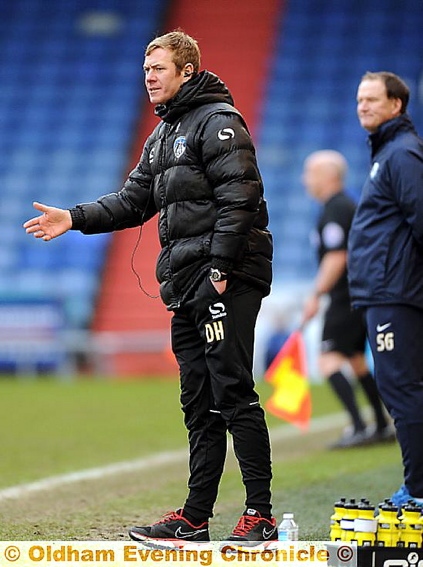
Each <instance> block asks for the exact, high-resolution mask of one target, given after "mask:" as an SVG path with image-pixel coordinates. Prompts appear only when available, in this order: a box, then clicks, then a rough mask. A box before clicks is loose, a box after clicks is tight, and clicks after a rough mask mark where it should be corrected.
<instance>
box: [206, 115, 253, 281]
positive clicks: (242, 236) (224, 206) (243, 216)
mask: <svg viewBox="0 0 423 567" xmlns="http://www.w3.org/2000/svg"><path fill="white" fill-rule="evenodd" d="M201 140H202V141H201V152H202V160H203V164H204V167H205V173H206V175H207V178H208V180H209V182H210V184H211V185H212V187H213V194H214V199H215V202H216V208H217V219H216V223H215V229H214V235H213V240H212V244H211V256H212V257H213V267H216V268H219V269H220V270H222V271H224V272H226V273H228V272H230V271H231V270H232V268H233V265H234V262H235V261H236V260H237V258H239V256H240V254H241V253H242V250H243V249H244V247H245V245H246V242H247V238H248V233H249V232H250V230H251V228H252V227H253V224H254V221H255V219H256V217H257V215H258V212H259V207H260V203H261V201H262V198H263V185H262V181H261V176H260V173H259V170H258V166H257V160H256V156H255V149H254V145H253V142H252V140H251V137H250V134H249V133H248V131H247V129H246V127H245V125H244V124H243V122H242V119H241V118H240V117H239V116H237V115H235V114H226V113H225V114H224V113H222V114H216V115H213V116H212V117H211V118H209V120H208V121H207V123H206V125H205V128H204V131H203V134H202V137H201Z"/></svg>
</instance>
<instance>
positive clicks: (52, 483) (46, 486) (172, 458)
mask: <svg viewBox="0 0 423 567" xmlns="http://www.w3.org/2000/svg"><path fill="white" fill-rule="evenodd" d="M343 416H344V414H342V413H337V414H331V415H327V416H322V417H318V418H315V419H313V420H311V423H310V429H309V431H308V432H307V433H320V432H323V431H327V430H329V429H333V428H334V427H335V426H337V425H339V423H340V422H341V420H342V418H343ZM304 435H305V433H303V432H301V431H300V430H299V429H297V428H296V427H294V426H292V425H281V426H280V427H276V428H273V429H271V430H270V437H271V440H272V441H273V442H277V441H282V440H283V439H289V438H292V437H301V436H304ZM187 459H188V452H187V449H179V450H178V451H166V452H163V453H156V454H155V455H151V456H148V457H143V458H140V459H134V460H131V461H122V462H119V463H114V464H111V465H105V466H103V467H95V468H91V469H85V470H81V471H76V472H72V473H67V474H61V475H56V476H49V477H46V478H43V479H41V480H37V481H35V482H29V483H26V484H20V485H17V486H11V487H10V488H4V489H2V490H0V501H2V500H8V499H14V498H15V499H16V498H21V497H23V496H26V495H27V494H31V493H33V492H40V491H42V490H51V489H54V488H58V487H61V486H64V485H66V484H72V483H75V482H80V481H84V480H96V479H99V478H104V477H106V476H112V475H115V474H120V473H124V472H134V471H140V470H145V469H151V468H152V467H162V466H163V465H170V464H174V463H177V462H182V461H184V460H187Z"/></svg>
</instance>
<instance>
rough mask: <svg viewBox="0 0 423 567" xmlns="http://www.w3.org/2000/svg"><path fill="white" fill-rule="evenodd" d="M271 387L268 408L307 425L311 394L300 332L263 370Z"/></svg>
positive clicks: (293, 421) (294, 334) (309, 414)
mask: <svg viewBox="0 0 423 567" xmlns="http://www.w3.org/2000/svg"><path fill="white" fill-rule="evenodd" d="M265 380H266V381H267V382H269V383H270V384H272V385H273V387H274V391H273V394H272V395H271V397H270V398H269V399H268V400H267V402H266V404H265V407H266V409H267V411H269V412H270V413H272V414H273V415H276V416H277V417H279V418H281V419H285V420H286V421H289V422H290V423H293V424H294V425H296V426H297V427H299V428H300V429H303V430H306V429H308V426H309V423H310V417H311V394H310V388H309V383H308V379H307V362H306V356H305V347H304V340H303V336H302V334H301V332H300V331H294V332H293V333H292V334H291V335H290V336H289V337H288V339H287V340H286V342H285V343H284V344H283V346H282V348H281V350H280V351H279V352H278V354H277V355H276V357H275V358H274V360H273V362H272V363H271V365H270V366H269V368H268V369H267V371H266V374H265Z"/></svg>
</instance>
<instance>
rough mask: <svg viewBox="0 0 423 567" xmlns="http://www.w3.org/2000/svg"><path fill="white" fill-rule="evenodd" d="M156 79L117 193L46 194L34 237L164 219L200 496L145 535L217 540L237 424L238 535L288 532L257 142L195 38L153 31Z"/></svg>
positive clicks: (142, 534) (134, 532)
mask: <svg viewBox="0 0 423 567" xmlns="http://www.w3.org/2000/svg"><path fill="white" fill-rule="evenodd" d="M144 72H145V84H146V88H147V92H148V94H149V98H150V101H151V102H152V103H153V104H155V112H156V114H157V115H158V116H159V117H160V118H161V122H160V123H159V125H158V126H157V127H156V128H155V130H154V131H153V133H152V134H151V136H150V137H149V138H148V140H147V142H146V144H145V146H144V149H143V152H142V156H141V159H140V162H139V163H138V165H137V167H136V168H135V169H134V170H133V171H132V172H131V173H130V175H129V177H128V179H127V181H126V183H125V184H124V187H123V188H122V189H121V190H120V191H119V192H118V193H112V194H109V195H105V196H103V197H101V198H100V199H98V201H97V202H95V203H87V204H82V205H77V206H76V207H75V208H73V209H70V210H64V209H58V208H56V207H49V206H46V205H43V204H41V203H35V204H34V206H35V208H36V209H38V210H39V211H41V213H42V215H41V216H38V217H35V218H33V219H31V220H29V221H27V222H26V223H25V225H24V226H25V228H26V230H27V232H28V233H32V234H34V236H35V237H36V238H42V239H43V240H51V239H52V238H55V237H56V236H59V235H61V234H63V233H65V232H66V231H67V230H69V229H73V230H80V231H81V232H83V233H84V234H95V233H101V232H110V231H115V230H121V229H124V228H128V227H134V226H140V225H143V224H144V223H145V222H147V221H148V220H150V219H152V218H153V217H154V216H156V215H158V230H159V236H160V243H161V246H162V250H161V253H160V255H159V258H158V261H157V278H158V281H159V282H160V294H161V297H162V299H163V302H164V303H165V305H166V306H167V308H168V309H169V310H172V311H173V318H172V329H171V330H172V348H173V352H174V353H175V356H176V359H177V361H178V364H179V367H180V377H181V403H182V409H183V412H184V419H185V424H186V427H187V429H188V433H189V446H190V477H189V484H188V486H189V493H188V497H187V499H186V502H185V505H184V507H183V508H182V509H179V510H177V511H176V512H173V513H171V514H170V515H168V516H166V517H165V518H164V519H162V520H161V521H159V522H158V523H156V524H153V525H150V526H141V527H134V528H132V529H131V530H130V532H129V533H130V536H131V537H132V538H133V539H135V540H140V541H146V540H147V541H149V540H150V541H151V540H161V539H176V540H179V539H185V540H190V541H207V540H208V539H209V532H208V520H209V518H211V517H212V516H213V508H214V504H215V501H216V498H217V492H218V486H219V482H220V478H221V476H222V472H223V467H224V463H225V458H226V450H227V439H226V434H227V431H229V432H230V433H231V434H232V436H233V441H234V449H235V454H236V456H237V459H238V462H239V466H240V469H241V474H242V480H243V483H244V485H245V489H246V501H245V506H246V507H245V511H244V513H243V514H242V516H241V518H240V520H239V522H238V524H237V526H236V528H235V529H234V530H233V532H232V534H231V536H230V538H229V539H230V540H232V541H239V542H244V544H246V543H247V544H248V542H257V541H258V542H260V541H267V540H274V539H277V532H276V521H275V519H274V518H273V517H272V515H271V503H270V482H271V476H272V475H271V459H270V443H269V436H268V430H267V426H266V422H265V417H264V412H263V410H262V408H261V407H260V403H259V397H258V395H257V393H256V391H255V387H254V380H253V376H252V363H253V345H254V330H255V324H256V319H257V315H258V312H259V309H260V306H261V301H262V299H263V297H264V296H265V295H267V294H268V293H269V291H270V284H271V277H272V267H271V263H272V238H271V234H270V233H269V231H268V229H267V224H268V214H267V208H266V202H265V200H264V197H263V185H262V180H261V177H260V173H259V170H258V167H257V162H256V157H255V150H254V146H253V143H252V140H251V137H250V135H249V132H248V129H247V126H246V124H245V122H244V120H243V118H242V116H241V114H240V113H239V112H238V111H237V110H236V109H235V108H234V107H233V100H232V97H231V95H230V93H229V91H228V89H227V88H226V86H225V85H224V84H223V83H222V81H221V80H220V79H219V78H218V77H217V76H216V75H214V74H213V73H210V72H208V71H202V72H200V51H199V48H198V45H197V42H196V41H195V40H194V39H193V38H191V37H190V36H188V35H186V34H185V33H183V32H181V31H175V32H171V33H169V34H166V35H164V36H161V37H158V38H156V39H154V40H153V41H152V42H151V43H150V44H149V45H148V47H147V50H146V53H145V61H144Z"/></svg>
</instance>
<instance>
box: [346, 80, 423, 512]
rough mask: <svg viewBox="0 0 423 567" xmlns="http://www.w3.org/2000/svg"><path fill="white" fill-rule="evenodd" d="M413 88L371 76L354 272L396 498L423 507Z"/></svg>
mask: <svg viewBox="0 0 423 567" xmlns="http://www.w3.org/2000/svg"><path fill="white" fill-rule="evenodd" d="M409 97H410V91H409V88H408V86H407V85H406V84H405V83H404V81H403V80H402V79H401V78H400V77H398V76H397V75H395V74H394V73H390V72H385V71H382V72H376V73H370V72H369V73H366V74H365V75H364V76H363V77H362V79H361V81H360V84H359V86H358V91H357V114H358V119H359V120H360V124H361V126H362V127H363V128H364V129H365V130H367V132H369V144H370V148H371V168H370V172H369V176H368V178H367V180H366V181H365V183H364V187H363V191H362V194H361V198H360V201H359V204H358V207H357V212H356V214H355V217H354V221H353V224H352V227H351V233H350V241H349V253H348V273H349V284H350V294H351V298H352V302H353V306H354V307H355V308H358V309H362V310H363V311H364V314H365V318H366V323H367V332H368V336H369V342H370V347H371V349H372V352H373V358H374V363H375V378H376V382H377V385H378V388H379V391H380V394H381V396H382V399H383V400H384V402H385V404H386V407H387V408H388V410H389V412H390V414H391V416H392V418H393V419H394V423H395V428H396V433H397V438H398V442H399V444H400V447H401V452H402V461H403V465H404V484H403V485H401V486H400V488H399V490H398V491H397V492H395V493H394V494H393V496H392V500H393V502H394V503H395V504H396V505H399V506H400V505H402V504H404V503H406V502H407V501H408V500H409V499H410V498H412V499H414V500H415V501H417V502H418V503H420V504H423V140H422V139H421V138H420V137H419V136H418V135H417V132H416V130H415V127H414V125H413V123H412V121H411V119H410V117H409V116H408V115H407V105H408V101H409Z"/></svg>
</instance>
